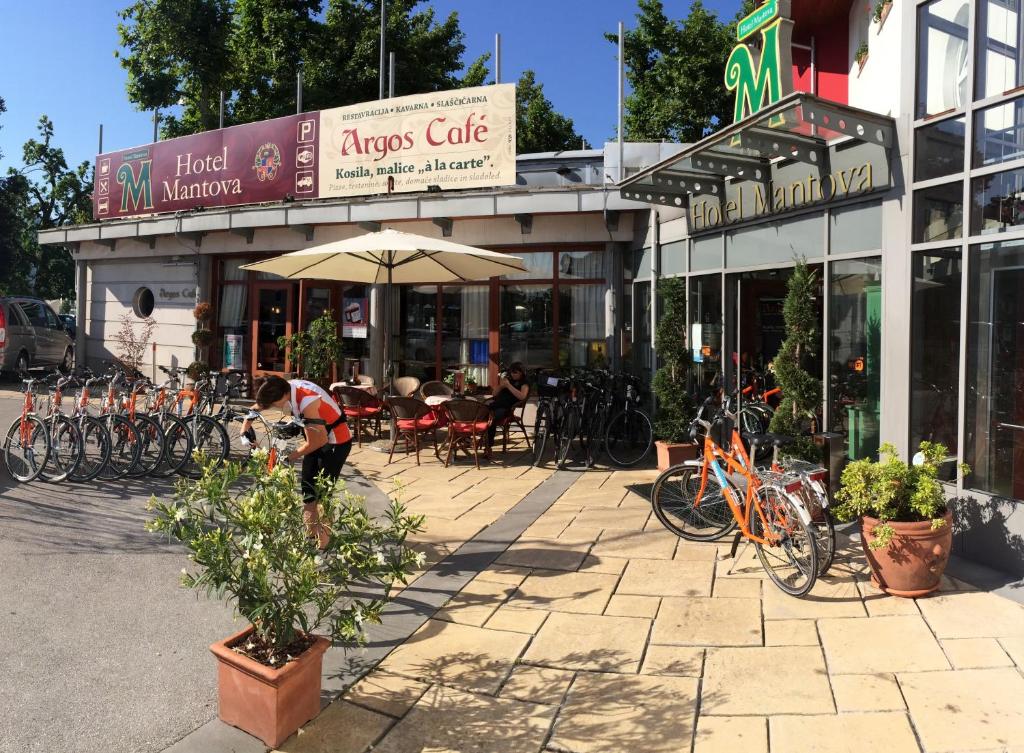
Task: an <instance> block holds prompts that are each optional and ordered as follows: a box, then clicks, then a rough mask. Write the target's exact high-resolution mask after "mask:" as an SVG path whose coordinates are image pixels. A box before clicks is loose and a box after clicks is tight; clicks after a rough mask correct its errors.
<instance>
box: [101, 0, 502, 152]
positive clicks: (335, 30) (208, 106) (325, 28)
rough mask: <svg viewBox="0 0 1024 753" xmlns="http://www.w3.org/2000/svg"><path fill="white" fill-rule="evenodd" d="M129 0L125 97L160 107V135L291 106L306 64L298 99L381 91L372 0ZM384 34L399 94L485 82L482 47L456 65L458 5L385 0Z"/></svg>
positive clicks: (335, 100) (124, 28)
mask: <svg viewBox="0 0 1024 753" xmlns="http://www.w3.org/2000/svg"><path fill="white" fill-rule="evenodd" d="M324 6H325V4H324V3H323V2H322V0H290V1H289V2H280V0H234V2H231V0H138V2H135V3H134V4H132V5H131V6H129V7H128V8H126V9H125V10H124V11H122V12H121V18H122V23H121V24H120V25H119V26H118V31H119V34H120V42H121V46H122V50H121V51H120V52H119V53H118V55H119V57H120V59H121V65H122V66H123V67H124V68H125V70H126V71H127V72H128V87H127V88H128V97H129V99H130V100H131V101H132V102H133V103H134V104H135V105H136V106H137V107H139V108H140V109H142V110H152V109H154V108H160V109H161V110H165V111H166V110H168V109H170V108H173V111H172V112H166V113H164V114H163V117H164V120H163V128H162V132H163V135H164V136H165V137H171V136H180V135H184V134H189V133H197V132H199V131H202V130H208V129H211V128H216V127H217V121H218V109H219V96H220V92H221V91H224V92H225V96H226V98H227V102H226V104H225V122H226V124H228V125H233V124H236V123H248V122H253V121H257V120H265V119H268V118H274V117H279V116H282V115H291V114H293V113H294V112H295V88H296V75H297V73H298V70H299V68H300V66H301V67H302V71H303V109H305V110H317V109H325V108H329V107H338V106H340V105H348V104H353V103H355V102H366V101H369V100H374V99H377V97H378V95H379V75H380V71H379V65H380V3H379V0H329V1H328V2H327V3H326V8H325V7H324ZM386 8H387V45H388V51H390V52H394V53H395V56H396V59H397V64H396V67H395V74H396V75H395V92H396V94H397V95H403V94H418V93H421V92H429V91H441V90H444V89H454V88H457V87H458V86H460V85H461V84H463V83H464V82H465V83H466V84H467V85H469V84H472V85H478V84H481V83H483V76H485V75H486V68H485V65H484V63H485V59H484V58H481V59H480V60H477V61H475V62H474V63H473V64H471V65H470V67H469V69H468V70H467V72H466V75H465V76H464V77H463V78H462V79H461V80H460V79H459V78H458V77H457V74H458V72H459V71H460V70H461V68H462V57H463V54H464V53H465V45H464V44H463V38H464V35H463V33H462V31H461V29H460V28H459V22H458V16H457V14H455V13H452V14H450V15H449V16H448V17H447V18H445V19H443V20H439V19H438V18H437V17H436V15H435V12H434V9H433V8H432V7H431V6H430V5H426V4H425V2H424V0H389V1H388V3H387V6H386Z"/></svg>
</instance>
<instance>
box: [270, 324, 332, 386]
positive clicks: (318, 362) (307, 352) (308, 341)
mask: <svg viewBox="0 0 1024 753" xmlns="http://www.w3.org/2000/svg"><path fill="white" fill-rule="evenodd" d="M277 344H278V347H280V348H287V349H289V350H290V351H291V352H290V354H289V358H290V360H291V361H292V362H293V363H294V364H295V370H296V372H298V373H299V374H300V375H301V376H302V378H304V379H309V380H310V381H312V382H316V383H317V384H319V385H320V386H321V387H323V388H324V389H327V388H328V387H329V386H330V381H331V375H332V372H333V370H334V366H335V364H337V363H343V360H342V343H341V338H340V337H338V323H337V322H336V321H335V320H334V317H333V316H332V315H331V312H330V311H325V312H324V313H323V315H322V316H320V317H319V318H318V319H314V320H313V321H312V322H310V324H309V327H308V328H307V329H306V330H305V331H303V332H296V333H295V334H294V335H291V336H290V337H279V338H277Z"/></svg>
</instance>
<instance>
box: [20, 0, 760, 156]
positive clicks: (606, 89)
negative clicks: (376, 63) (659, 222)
mask: <svg viewBox="0 0 1024 753" xmlns="http://www.w3.org/2000/svg"><path fill="white" fill-rule="evenodd" d="M428 2H429V3H430V4H431V5H433V6H434V7H435V8H436V9H437V11H438V13H439V14H440V15H442V16H443V15H447V14H448V13H449V12H450V11H453V10H454V11H458V13H459V18H460V23H461V25H462V29H463V31H464V32H465V34H466V48H467V49H466V56H465V59H466V62H467V63H468V62H471V61H472V60H473V59H474V58H476V57H477V56H478V55H480V54H481V53H483V52H490V51H493V49H494V34H495V33H496V32H500V33H501V36H502V80H503V81H513V80H515V79H517V78H518V77H519V74H520V73H521V72H522V71H523V70H524V69H526V68H533V69H534V70H535V71H536V72H537V77H538V80H539V81H540V82H541V83H543V84H544V91H545V93H546V94H547V96H548V98H549V99H551V100H552V102H554V104H555V106H556V107H557V108H558V109H559V110H560V111H561V112H563V113H565V114H566V115H568V116H569V117H571V118H572V119H573V120H574V121H575V123H576V130H577V131H578V132H579V133H581V134H582V135H583V136H584V137H585V138H586V139H587V141H588V142H590V143H592V144H599V143H601V142H602V141H604V140H605V139H607V138H610V137H611V136H612V135H613V134H614V128H615V96H616V62H615V47H614V46H613V45H612V44H610V43H607V42H605V41H604V40H603V39H602V36H601V35H602V33H603V32H605V31H614V30H615V28H616V23H617V22H618V21H619V20H622V21H623V22H625V24H626V26H627V28H628V27H629V26H631V25H632V24H633V22H634V16H635V14H636V2H635V0H428ZM129 4H130V0H85V1H83V0H0V29H2V31H3V44H2V45H0V97H3V98H4V100H6V102H7V112H6V113H4V114H3V115H0V152H3V154H4V157H3V158H2V160H0V171H3V172H6V170H7V168H8V167H10V166H20V163H21V145H22V144H23V143H24V142H25V140H26V139H28V138H30V137H32V136H34V135H35V133H36V130H35V124H36V122H37V121H38V119H39V116H40V115H41V114H42V113H46V114H47V115H49V116H50V118H51V119H52V120H53V122H54V128H55V130H56V138H55V140H56V142H57V144H58V145H59V146H61V147H62V148H63V149H64V150H65V153H66V155H67V157H68V161H69V163H71V164H77V163H78V162H81V161H82V160H92V158H93V157H94V156H95V154H96V147H97V131H98V127H99V124H100V123H103V126H104V148H105V149H108V150H110V149H120V148H125V147H129V146H133V145H136V144H141V143H146V142H148V141H150V140H151V139H152V134H153V126H152V119H151V114H149V113H140V112H137V111H136V110H135V109H134V108H133V106H132V105H131V103H129V102H128V99H127V96H126V95H125V91H124V80H125V76H124V71H123V70H122V69H121V66H120V64H119V63H118V61H117V60H116V59H115V58H114V50H115V49H116V48H117V29H116V26H117V20H118V19H117V11H118V10H120V9H121V8H123V7H125V6H127V5H129ZM739 4H740V0H705V5H706V6H708V7H710V8H712V9H713V10H715V11H716V12H718V13H719V15H720V16H722V17H729V18H731V17H732V15H733V14H734V13H735V12H736V9H737V8H738V7H739ZM689 5H690V0H665V7H666V10H667V12H668V13H669V15H670V16H671V17H673V18H680V17H682V16H684V15H685V14H686V12H687V9H688V8H689ZM399 64H401V61H399Z"/></svg>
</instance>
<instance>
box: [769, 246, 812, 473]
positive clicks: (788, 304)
mask: <svg viewBox="0 0 1024 753" xmlns="http://www.w3.org/2000/svg"><path fill="white" fill-rule="evenodd" d="M817 289H818V284H817V275H816V274H815V272H814V270H812V269H811V268H810V267H808V266H807V263H806V262H804V261H803V260H799V261H797V265H796V267H795V268H794V269H793V274H792V276H791V277H790V278H789V283H788V289H787V293H786V300H785V302H784V303H783V306H782V316H783V319H784V320H785V322H786V339H785V340H784V341H783V343H782V347H781V348H779V354H778V355H777V356H776V357H775V360H774V361H773V363H772V369H773V371H774V373H775V381H776V383H777V384H778V386H779V388H780V389H781V390H782V402H781V403H780V404H779V407H778V409H777V410H776V411H775V415H774V416H772V421H771V425H770V426H769V431H772V432H774V433H776V434H786V435H789V436H794V437H800V441H798V442H797V444H796V445H793V446H791V447H789V448H787V451H786V454H788V455H793V456H796V457H801V458H804V459H805V460H810V461H812V462H820V461H821V452H820V451H819V450H818V448H817V447H816V446H815V445H814V443H813V442H812V441H811V440H810V439H809V438H807V437H806V436H801V435H806V433H807V428H808V426H809V425H810V423H811V422H813V421H814V420H816V416H817V413H818V410H819V409H820V407H821V379H820V378H819V377H816V376H815V375H813V374H810V373H808V372H807V370H806V369H804V367H803V364H804V362H805V361H806V359H807V358H808V356H811V355H814V353H815V350H816V349H817V347H818V341H819V338H820V333H819V330H818V311H817V307H816V305H815V300H816V297H817Z"/></svg>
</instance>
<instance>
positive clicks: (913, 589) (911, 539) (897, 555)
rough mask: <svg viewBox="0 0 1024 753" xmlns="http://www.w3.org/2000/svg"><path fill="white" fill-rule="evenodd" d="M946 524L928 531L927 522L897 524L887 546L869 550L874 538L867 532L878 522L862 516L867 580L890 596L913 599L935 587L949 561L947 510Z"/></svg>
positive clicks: (950, 536) (950, 531) (950, 526)
mask: <svg viewBox="0 0 1024 753" xmlns="http://www.w3.org/2000/svg"><path fill="white" fill-rule="evenodd" d="M945 521H946V524H945V525H944V526H942V527H941V528H936V529H935V530H932V524H931V521H928V520H926V521H923V522H921V523H897V522H893V521H890V522H889V525H891V526H892V527H893V528H894V529H895V530H896V535H895V536H894V537H893V540H892V543H891V545H890V546H888V547H885V548H883V549H872V548H871V547H870V546H868V545H869V544H870V543H871V542H872V541H874V540H875V537H874V536H873V535H872V534H871V531H873V530H874V528H875V526H877V525H879V523H880V521H879V520H878V519H876V518H870V517H868V516H866V515H865V516H864V518H863V519H862V520H861V533H862V536H861V544H862V546H863V547H864V554H865V555H866V556H867V558H868V565H869V566H870V567H871V582H872V583H874V584H875V586H876V587H877V588H879V589H881V590H882V591H885V592H886V593H887V594H891V595H892V596H904V597H907V598H916V597H918V596H924V595H925V594H927V593H931V592H932V591H934V590H935V589H936V588H938V587H939V581H940V580H941V579H942V573H943V572H945V570H946V564H947V563H948V562H949V551H950V548H951V547H952V545H953V513H952V512H951V511H947V512H946V515H945Z"/></svg>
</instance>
